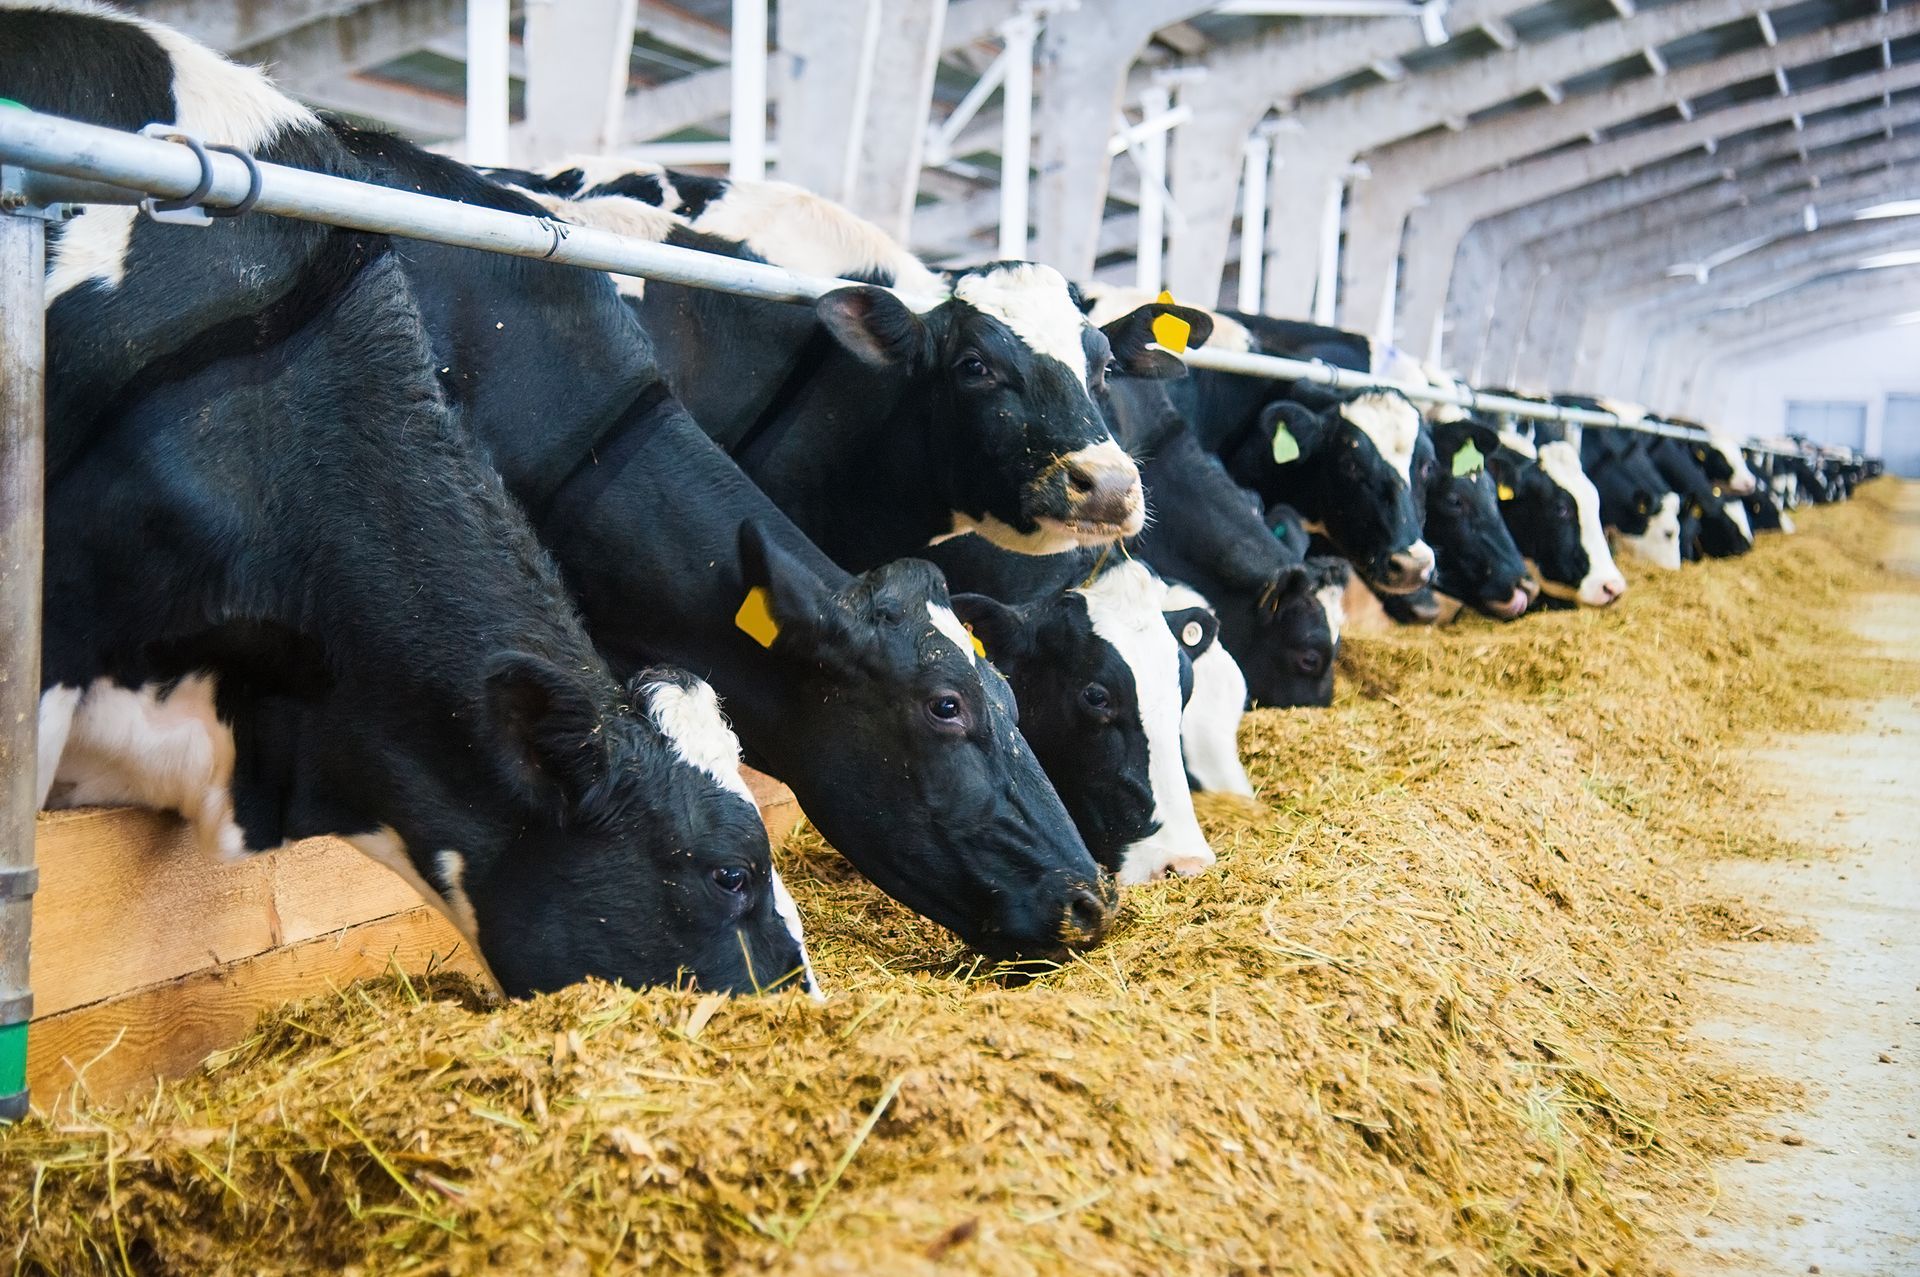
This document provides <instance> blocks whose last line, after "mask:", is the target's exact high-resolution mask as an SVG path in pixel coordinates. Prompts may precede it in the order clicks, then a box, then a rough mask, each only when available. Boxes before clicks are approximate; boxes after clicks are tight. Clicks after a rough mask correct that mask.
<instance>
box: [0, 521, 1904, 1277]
mask: <svg viewBox="0 0 1920 1277" xmlns="http://www.w3.org/2000/svg"><path fill="white" fill-rule="evenodd" d="M1890 486H1891V485H1890V484H1887V483H1882V484H1878V485H1871V486H1869V487H1868V488H1867V489H1865V490H1863V492H1862V494H1861V498H1860V499H1859V500H1857V501H1856V502H1854V503H1853V504H1851V505H1849V506H1845V507H1839V508H1829V509H1826V510H1821V511H1816V512H1812V513H1810V514H1809V516H1808V517H1807V518H1806V519H1805V520H1804V521H1803V529H1804V531H1803V534H1802V535H1800V536H1798V537H1794V538H1780V537H1773V538H1768V539H1767V540H1766V541H1765V542H1764V543H1763V546H1762V548H1761V549H1760V550H1758V551H1757V552H1756V553H1755V554H1754V555H1752V556H1750V557H1749V558H1748V559H1745V560H1741V561H1734V562H1727V563H1715V564H1708V565H1705V566H1703V567H1698V568H1691V569H1689V570H1687V571H1686V572H1683V573H1680V574H1678V575H1675V576H1664V577H1656V576H1655V575H1654V574H1651V573H1640V574H1638V576H1637V578H1636V580H1635V581H1634V587H1633V588H1634V593H1633V594H1632V595H1630V596H1629V598H1628V599H1627V600H1626V601H1625V603H1624V604H1623V605H1622V606H1620V607H1617V608H1614V609H1610V610H1608V611H1604V612H1593V611H1581V612H1576V613H1561V614H1554V615H1546V616H1539V617H1533V618H1529V619H1527V620H1526V621H1523V622H1522V623H1520V624H1518V625H1514V626H1504V627H1502V626H1495V625H1492V624H1488V623H1481V622H1478V621H1473V620H1468V621H1463V622H1462V623H1461V624H1460V625H1458V626H1456V627H1454V628H1453V629H1451V630H1449V631H1447V632H1443V633H1437V634H1436V633H1427V632H1420V633H1409V634H1405V635H1401V636H1395V637H1392V638H1386V639H1380V640H1373V641H1366V642H1355V643H1353V644H1351V645H1350V646H1349V648H1348V651H1347V653H1346V655H1345V657H1344V658H1343V660H1344V664H1345V667H1346V668H1345V674H1346V677H1345V678H1344V680H1343V690H1342V692H1341V694H1340V696H1339V698H1338V700H1337V701H1336V704H1335V705H1334V707H1333V708H1332V709H1331V710H1326V711H1298V712H1287V713H1275V712H1265V713H1261V714H1257V715H1254V716H1251V717H1250V719H1249V722H1248V725H1247V728H1246V732H1245V736H1244V740H1243V745H1244V747H1245V750H1246V753H1247V756H1248V758H1249V767H1250V771H1251V773H1252V775H1253V776H1254V778H1255V781H1256V784H1257V785H1258V786H1259V788H1260V790H1261V793H1262V795H1263V796H1264V798H1265V799H1266V804H1267V805H1265V806H1262V805H1258V804H1248V803H1244V802H1235V801H1225V800H1221V801H1206V802H1204V803H1203V804H1202V807H1203V813H1202V814H1203V820H1204V821H1205V823H1206V825H1207V827H1208V829H1209V831H1210V833H1211V834H1212V835H1213V836H1214V839H1215V843H1216V846H1217V847H1218V849H1219V850H1220V852H1221V861H1222V866H1221V870H1220V871H1219V872H1216V873H1214V874H1211V875H1208V876H1206V877H1203V878H1200V879H1196V880H1191V881H1183V882H1175V883H1168V884H1162V885H1156V886H1154V887H1150V888H1146V889H1140V890H1136V891H1134V892H1133V893H1132V894H1131V895H1130V896H1129V898H1128V902H1127V905H1126V916H1125V918H1124V920H1123V923H1122V925H1121V926H1120V927H1119V928H1118V930H1117V933H1116V934H1115V935H1114V937H1113V938H1112V939H1111V940H1110V941H1109V942H1108V943H1107V944H1106V945H1104V946H1103V947H1101V948H1100V949H1098V950H1096V951H1094V952H1092V953H1090V954H1088V955H1086V956H1084V957H1082V958H1080V959H1078V960H1076V961H1074V962H1072V963H1070V964H1068V965H1066V966H1064V967H1061V968H1059V969H1051V970H1044V971H1039V972H1029V973H1024V975H1022V976H1021V977H1020V978H1018V979H1015V978H1009V977H1008V976H1007V975H1005V974H1004V973H988V972H983V971H979V970H976V969H974V968H973V967H972V966H970V965H967V964H966V962H965V959H964V958H963V957H962V956H961V955H959V954H958V953H957V952H956V951H955V950H954V948H953V946H952V944H951V943H950V941H948V940H947V939H946V938H944V937H943V936H942V935H941V934H940V933H939V932H938V931H936V930H935V929H933V928H932V927H930V926H929V925H927V924H925V923H923V922H921V921H920V920H918V919H916V918H914V917H912V916H910V915H909V914H908V913H907V912H906V911H905V910H903V909H901V908H899V907H898V906H896V905H894V904H893V903H892V902H891V901H888V900H886V899H885V898H883V897H881V896H879V895H878V894H877V893H876V892H874V891H873V890H872V889H871V888H869V887H868V886H866V885H865V884H864V883H863V882H861V881H860V880H859V879H857V878H855V877H854V876H853V875H852V874H851V873H849V872H848V871H847V870H846V868H845V867H844V866H843V865H842V864H841V863H840V862H839V861H838V860H837V859H836V858H835V857H834V856H833V855H832V854H831V853H830V852H829V851H827V850H826V849H825V848H824V847H823V846H822V845H821V843H820V842H819V840H818V839H817V838H815V837H812V836H810V835H807V834H804V833H803V834H801V835H798V836H796V838H795V839H794V840H793V841H792V843H791V844H790V845H789V846H788V847H787V849H786V851H785V853H784V856H783V860H782V867H783V870H784V871H785V872H786V874H787V877H788V881H789V882H790V883H792V885H793V887H794V890H795V894H796V895H797V896H798V897H799V898H800V900H801V901H802V902H803V907H804V910H805V913H806V916H807V923H808V929H809V933H810V936H811V938H812V941H813V947H814V951H815V957H816V964H817V966H818V968H819V970H820V973H821V976H822V977H823V979H824V980H825V981H826V982H827V985H828V987H829V988H830V989H832V990H833V991H834V993H833V997H832V1000H831V1001H830V1002H829V1003H828V1004H827V1005H826V1006H824V1007H816V1006H814V1005H812V1004H810V1003H808V1002H806V1001H804V1000H803V999H801V998H799V997H797V996H783V997H777V998H768V999H757V1000H740V1001H724V1000H721V999H714V998H705V997H701V996H699V995H696V994H692V993H677V992H670V991H650V992H643V993H634V992H628V991H625V990H620V989H615V988H609V987H605V986H594V987H586V988H580V989H576V990H572V991H569V992H567V993H564V994H561V995H558V996H554V997H547V998H541V999H537V1000H535V1001H532V1002H527V1003H523V1004H518V1005H514V1006H509V1007H506V1008H504V1009H499V1010H485V1009H481V1008H480V1006H479V1003H478V1000H477V998H476V997H475V996H474V993H473V991H472V989H471V987H470V986H468V985H466V984H465V983H464V982H463V981H462V980H460V979H458V978H455V977H444V976H443V977H433V978H429V979H427V980H425V981H417V980H416V981H408V980H406V979H405V978H404V977H398V976H395V977H391V978H389V979H387V980H384V981H375V982H372V983H369V984H366V985H362V986H357V987H354V988H351V989H348V990H346V991H344V992H342V993H340V994H338V995H337V996H333V997H325V998H319V999H315V1000H312V1001H308V1002H304V1003H301V1004H297V1005H293V1006H289V1007H286V1008H284V1009H282V1010H280V1011H277V1012H275V1013H273V1014H270V1015H268V1016H267V1017H265V1019H263V1021H262V1022H261V1024H260V1025H259V1027H258V1029H257V1030H256V1032H255V1033H254V1035H253V1037H252V1038H251V1039H250V1040H249V1041H248V1042H246V1043H245V1044H243V1045H242V1046H240V1047H239V1048H237V1049H236V1050H234V1051H232V1052H229V1053H227V1054H226V1055H224V1056H222V1057H220V1058H218V1059H217V1060H216V1061H214V1062H213V1063H212V1064H211V1065H210V1066H209V1067H208V1068H207V1069H206V1070H204V1071H203V1072H202V1073H201V1074H199V1075H197V1076H195V1077H192V1078H189V1079H186V1080H184V1081H181V1082H178V1083H175V1084H170V1085H166V1086H163V1087H160V1088H158V1089H157V1090H156V1091H155V1092H153V1093H152V1094H151V1095H150V1096H148V1097H146V1098H145V1100H144V1101H143V1102H139V1103H128V1104H123V1105H120V1106H115V1107H95V1106H92V1105H89V1104H87V1103H86V1102H84V1100H81V1101H77V1102H75V1103H73V1104H71V1105H70V1106H63V1107H61V1108H60V1109H59V1111H58V1112H57V1113H56V1114H55V1115H54V1117H53V1118H52V1119H51V1120H49V1121H46V1122H38V1121H37V1122H33V1123H29V1124H27V1125H25V1126H23V1127H21V1128H19V1129H17V1130H15V1131H13V1132H12V1133H10V1134H7V1135H5V1136H0V1219H3V1220H5V1222H6V1223H5V1227H4V1228H0V1237H4V1236H9V1235H11V1236H13V1237H17V1238H18V1242H17V1250H16V1251H15V1254H16V1255H17V1256H18V1259H19V1262H20V1266H21V1267H23V1268H24V1269H26V1270H28V1271H50V1272H55V1273H62V1274H65V1273H76V1272H80V1271H85V1270H92V1269H108V1270H126V1271H135V1272H177V1273H195V1274H203V1273H204V1274H214V1273H280V1272H303V1271H312V1270H316V1269H327V1270H330V1269H349V1270H359V1271H369V1272H371V1271H378V1272H422V1273H438V1272H476V1271H487V1270H491V1271H502V1272H542V1273H546V1272H554V1273H572V1272H597V1271H628V1270H632V1269H636V1268H641V1267H646V1266H657V1268H658V1270H659V1271H663V1272H666V1271H677V1270H682V1269H684V1270H689V1271H708V1270H713V1269H719V1268H726V1267H743V1268H764V1269H768V1270H772V1271H778V1272H791V1273H839V1272H848V1273H886V1274H895V1273H915V1272H933V1271H936V1270H938V1271H942V1272H947V1271H967V1272H982V1273H994V1274H1022V1273H1049V1272H1060V1271H1065V1270H1067V1269H1069V1268H1071V1269H1072V1270H1073V1271H1074V1272H1076V1273H1083V1274H1086V1273H1114V1274H1136V1273H1163V1272H1164V1273H1176V1272H1195V1273H1200V1272H1206V1273H1221V1272H1235V1273H1254V1272H1260V1273H1269V1272H1270V1273H1316V1274H1377V1273H1378V1274H1384V1273H1425V1272H1434V1273H1524V1274H1557V1273H1569V1274H1571V1273H1595V1272H1608V1273H1636V1272H1643V1271H1658V1269H1659V1264H1658V1262H1657V1259H1656V1258H1655V1256H1656V1255H1657V1253H1658V1251H1659V1250H1661V1249H1662V1245H1663V1242H1662V1238H1663V1233H1662V1229H1663V1227H1664V1226H1665V1225H1664V1223H1663V1221H1664V1220H1666V1219H1667V1218H1669V1217H1670V1215H1671V1212H1673V1211H1674V1210H1676V1209H1678V1208H1681V1207H1684V1206H1686V1205H1688V1204H1690V1203H1697V1202H1698V1201H1699V1200H1700V1198H1701V1196H1702V1195H1703V1194H1704V1192H1705V1191H1706V1185H1707V1182H1708V1177H1707V1174H1706V1170H1707V1167H1708V1165H1709V1159H1711V1158H1714V1157H1716V1156H1720V1155H1724V1154H1726V1153H1728V1152H1730V1151H1732V1150H1733V1149H1735V1148H1737V1147H1738V1146H1739V1144H1740V1141H1741V1140H1742V1139H1743V1138H1744V1134H1745V1133H1746V1132H1747V1131H1748V1130H1749V1129H1750V1119H1749V1118H1748V1117H1747V1116H1745V1115H1748V1114H1752V1113H1756V1112H1761V1111H1765V1110H1767V1109H1768V1108H1769V1107H1771V1106H1774V1105H1777V1104H1778V1103H1779V1102H1780V1101H1781V1099H1782V1097H1783V1092H1782V1091H1781V1090H1780V1089H1779V1088H1778V1087H1776V1086H1773V1085H1771V1084H1769V1083H1768V1082H1767V1081H1766V1080H1764V1079H1755V1078H1750V1077H1743V1076H1739V1075H1737V1074H1735V1073H1733V1072H1731V1071H1730V1070H1728V1069H1726V1068H1725V1067H1723V1066H1722V1065H1720V1064H1717V1063H1715V1062H1714V1061H1713V1060H1712V1059H1711V1058H1707V1057H1705V1056H1703V1055H1702V1054H1701V1053H1698V1052H1696V1051H1695V1050H1694V1048H1693V1047H1692V1046H1691V1045H1690V1043H1689V1042H1688V1039H1687V1036H1686V1030H1687V1026H1688V1020H1689V1014H1690V1012H1689V1008H1690V1005H1691V1004H1692V1002H1693V1001H1694V999H1695V998H1696V996H1698V990H1697V988H1696V986H1695V983H1694V981H1693V979H1692V978H1691V977H1690V975H1689V971H1688V960H1689V959H1688V955H1689V952H1690V950H1691V948H1692V947H1693V946H1695V945H1697V944H1698V943H1699V942H1701V941H1702V940H1703V939H1712V938H1724V937H1727V936H1730V935H1738V934H1740V933H1741V932H1743V931H1746V930H1747V929H1748V928H1752V927H1755V926H1758V927H1760V928H1762V929H1764V928H1766V927H1767V926H1768V925H1770V924H1769V923H1768V921H1767V920H1766V919H1765V918H1763V917H1760V916H1758V915H1755V914H1753V913H1752V912H1751V911H1750V910H1749V909H1748V907H1747V906H1745V905H1743V904H1741V903H1740V902H1737V901H1734V902H1728V901H1723V900H1716V899H1714V898H1713V897H1712V896H1711V895H1709V894H1707V893H1706V892H1705V891H1704V890H1703V888H1702V887H1701V886H1700V885H1699V883H1698V874H1697V868H1698V866H1699V865H1700V864H1702V863H1703V862H1704V861H1705V860H1707V859H1709V858H1711V857H1715V856H1720V855H1726V854H1759V853H1764V852H1767V851H1769V850H1773V849H1775V844H1774V842H1773V840H1771V839H1770V837H1769V836H1768V835H1766V834H1765V833H1764V832H1762V830H1761V827H1760V825H1759V824H1758V822H1757V821H1756V820H1755V819H1754V815H1753V813H1754V810H1755V802H1756V791H1755V789H1754V787H1753V785H1752V782H1751V781H1749V780H1748V779H1747V778H1746V777H1745V776H1743V775H1742V774H1741V772H1740V770H1739V769H1738V767H1737V766H1736V764H1735V751H1736V749H1738V748H1739V747H1741V746H1742V745H1744V744H1746V743H1749V741H1750V739H1751V737H1752V735H1753V734H1754V733H1755V732H1763V731H1767V730H1770V729H1776V728H1790V729H1804V728H1808V727H1820V726H1833V725H1837V723H1838V722H1839V721H1840V719H1841V717H1842V716H1843V715H1844V714H1845V713H1846V712H1847V711H1846V708H1845V706H1844V704H1843V698H1844V697H1847V696H1850V695H1858V694H1862V693H1865V692H1869V691H1873V690H1876V689H1878V688H1881V687H1884V686H1886V685H1887V683H1888V680H1890V679H1891V678H1893V677H1894V675H1893V674H1892V672H1891V670H1890V669H1889V668H1888V667H1885V666H1877V665H1874V664H1873V663H1871V662H1866V661H1863V660H1859V659H1855V658H1853V657H1849V656H1847V655H1846V654H1847V653H1849V652H1850V651H1854V650H1857V648H1858V644H1856V643H1855V642H1854V641H1853V640H1851V639H1850V638H1849V637H1848V636H1847V635H1846V634H1845V633H1844V632H1843V631H1842V630H1841V629H1840V628H1839V625H1838V621H1839V618H1840V616H1841V614H1842V611H1843V608H1844V605H1845V603H1846V600H1847V599H1848V597H1849V596H1850V595H1852V594H1854V593H1857V592H1859V591H1861V590H1864V589H1868V588H1876V589H1879V588H1892V587H1890V586H1888V585H1887V584H1886V583H1885V582H1886V578H1884V577H1883V576H1882V575H1881V574H1880V573H1879V572H1878V570H1877V565H1876V564H1875V562H1874V558H1873V555H1874V552H1875V549H1876V547H1877V546H1879V545H1880V544H1881V543H1882V542H1883V541H1884V538H1885V532H1886V529H1887V527H1888V523H1889V516H1888V513H1887V510H1886V504H1887V492H1886V489H1887V488H1889V487H1890ZM1755 934H1757V933H1755ZM0 1253H5V1252H4V1251H0Z"/></svg>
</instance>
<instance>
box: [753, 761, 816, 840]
mask: <svg viewBox="0 0 1920 1277" xmlns="http://www.w3.org/2000/svg"><path fill="white" fill-rule="evenodd" d="M740 774H741V775H742V776H744V777H745V778H746V781H747V788H748V789H750V790H752V791H753V800H754V801H755V802H756V803H758V804H760V819H761V820H762V821H763V822H765V824H766V826H767V837H768V838H770V839H772V840H773V845H774V846H776V847H778V846H779V845H780V844H781V843H783V842H785V841H786V840H787V835H789V834H791V833H792V832H793V829H794V826H795V825H798V824H799V823H800V822H801V821H802V820H804V819H806V813H805V812H803V811H801V810H800V800H799V799H797V798H795V797H794V796H793V791H792V790H791V789H788V788H787V787H786V786H785V785H783V784H781V783H780V782H779V781H777V780H775V779H774V778H773V777H771V776H769V775H767V774H766V773H764V772H757V771H755V770H753V768H751V767H742V768H741V769H740Z"/></svg>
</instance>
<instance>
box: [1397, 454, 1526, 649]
mask: <svg viewBox="0 0 1920 1277" xmlns="http://www.w3.org/2000/svg"><path fill="white" fill-rule="evenodd" d="M1428 429H1429V431H1430V433H1431V436H1432V440H1433V450H1434V464H1433V466H1432V469H1431V472H1430V475H1429V477H1428V478H1427V481H1426V484H1425V495H1426V519H1425V522H1424V524H1423V528H1424V535H1425V537H1426V539H1427V542H1428V544H1430V545H1432V546H1433V551H1434V575H1433V583H1432V588H1433V589H1434V591H1435V592H1437V593H1439V594H1440V595H1442V596H1445V597H1447V598H1450V599H1453V600H1457V601H1458V603H1462V604H1465V605H1467V606H1470V607H1472V608H1474V609H1475V610H1477V611H1480V612H1484V613H1485V614H1487V615H1488V616H1491V617H1494V618H1496V619H1499V620H1503V621H1511V620H1513V619H1514V618H1515V617H1517V616H1519V615H1520V614H1521V613H1523V612H1525V611H1526V610H1527V604H1528V602H1529V594H1528V590H1527V565H1526V563H1525V561H1524V560H1523V559H1522V557H1521V554H1520V548H1519V546H1517V545H1516V544H1515V543H1514V539H1513V534H1512V532H1511V531H1510V530H1509V529H1508V527H1507V525H1506V522H1505V521H1504V520H1503V519H1502V517H1501V514H1500V501H1499V493H1498V488H1497V485H1496V484H1495V482H1494V479H1493V477H1492V475H1491V474H1490V473H1489V472H1488V470H1487V466H1486V458H1488V457H1490V456H1492V455H1493V454H1494V453H1495V452H1497V451H1498V450H1499V448H1500V436H1499V433H1498V432H1497V431H1496V430H1494V429H1493V427H1491V426H1489V425H1486V424H1485V423H1483V422H1480V421H1477V420H1474V419H1472V418H1465V417H1463V418H1459V419H1456V420H1446V421H1434V422H1432V423H1431V424H1430V425H1429V427H1428Z"/></svg>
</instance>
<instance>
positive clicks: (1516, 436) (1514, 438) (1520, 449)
mask: <svg viewBox="0 0 1920 1277" xmlns="http://www.w3.org/2000/svg"><path fill="white" fill-rule="evenodd" d="M1500 443H1501V446H1503V447H1507V448H1511V449H1513V450H1514V451H1515V452H1517V453H1519V454H1520V455H1521V456H1523V457H1531V458H1534V459H1535V460H1538V459H1539V456H1540V454H1539V453H1538V452H1537V451H1535V450H1534V446H1533V440H1531V439H1529V438H1527V437H1526V436H1525V435H1523V434H1521V433H1520V432H1519V431H1517V430H1502V431H1501V432H1500Z"/></svg>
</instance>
